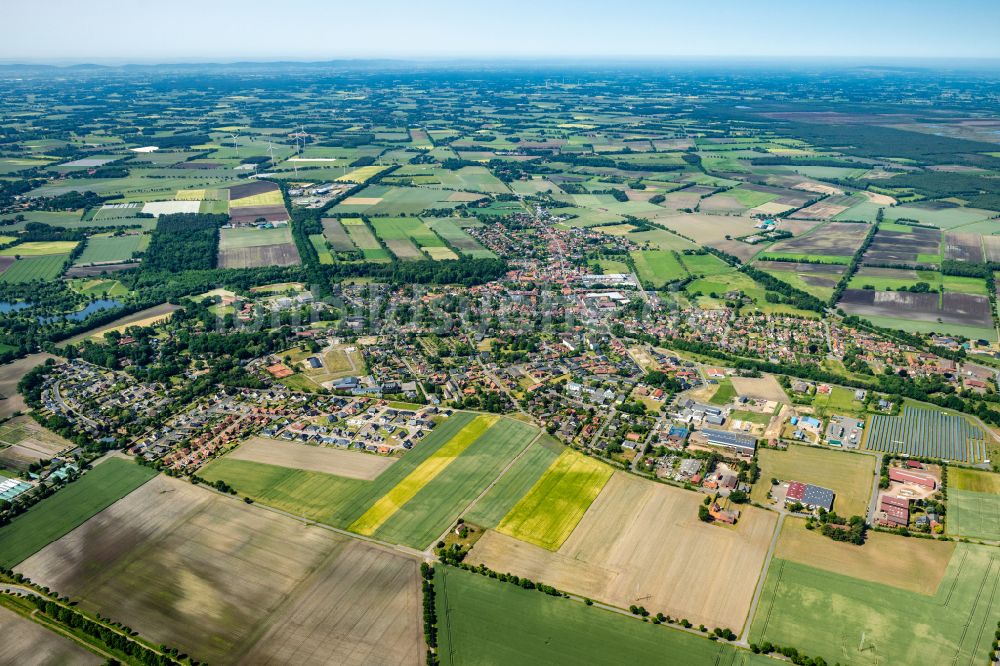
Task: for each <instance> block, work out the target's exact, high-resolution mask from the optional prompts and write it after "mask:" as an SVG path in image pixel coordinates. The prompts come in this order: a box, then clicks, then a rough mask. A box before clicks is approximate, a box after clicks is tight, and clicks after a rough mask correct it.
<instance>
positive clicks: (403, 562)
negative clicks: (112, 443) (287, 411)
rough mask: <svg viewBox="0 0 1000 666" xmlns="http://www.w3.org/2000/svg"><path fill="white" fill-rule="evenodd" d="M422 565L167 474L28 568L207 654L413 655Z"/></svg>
mask: <svg viewBox="0 0 1000 666" xmlns="http://www.w3.org/2000/svg"><path fill="white" fill-rule="evenodd" d="M418 564H419V563H418V562H417V561H416V560H415V559H413V558H409V557H405V556H402V555H400V554H398V553H394V552H392V551H389V550H386V549H383V548H380V547H378V546H373V545H371V544H367V543H363V542H361V541H358V540H355V539H350V538H348V537H343V536H340V535H337V534H335V533H333V532H331V531H329V530H323V529H311V528H307V527H305V526H304V525H302V524H301V523H300V522H299V521H297V520H295V519H293V518H289V517H287V516H282V515H279V514H276V513H274V512H272V511H267V510H265V509H262V508H260V507H254V506H249V505H247V504H244V503H243V502H242V501H240V500H239V499H238V498H234V497H228V496H224V495H221V494H218V493H215V492H212V491H209V490H207V489H205V488H201V487H198V486H195V485H192V484H190V483H186V482H183V481H180V480H178V479H173V478H169V477H166V476H162V475H161V476H158V477H156V478H155V479H153V480H152V481H150V482H149V483H148V484H146V485H145V486H143V487H142V488H140V489H139V490H137V491H136V492H134V493H132V494H130V495H129V496H128V497H127V498H125V499H124V500H123V501H121V502H118V503H116V504H114V505H113V506H111V507H109V508H108V509H106V510H105V511H103V512H101V513H99V514H97V515H96V516H94V517H93V518H92V519H91V520H89V521H87V522H86V523H84V524H83V525H82V526H81V527H80V528H78V529H76V530H74V531H73V532H71V533H69V534H67V535H66V536H64V537H63V538H62V539H60V540H59V541H56V542H55V543H52V544H50V545H49V546H48V547H46V548H45V549H43V550H42V551H41V552H39V553H37V554H36V555H34V556H33V557H31V558H29V559H28V560H27V561H25V562H24V563H23V564H22V565H21V566H20V567H19V569H18V570H19V571H22V572H23V573H25V574H26V575H28V576H29V577H30V578H31V579H32V580H34V581H37V582H38V583H39V584H42V585H47V586H49V587H52V588H53V589H56V590H59V592H60V593H63V594H67V595H70V596H72V597H73V598H74V599H79V600H80V606H81V608H82V609H83V610H85V611H88V612H99V613H101V614H102V615H106V616H110V617H113V618H121V619H123V620H125V621H127V623H128V624H129V625H130V626H131V627H133V628H134V629H136V630H138V631H139V632H140V633H141V634H142V635H143V636H144V637H148V638H149V639H150V641H151V642H153V643H154V644H158V643H166V644H169V645H173V646H177V647H178V648H180V649H181V650H182V651H183V652H187V653H188V654H190V655H191V656H192V657H194V658H195V659H198V660H200V661H207V662H209V663H218V664H234V663H250V664H263V663H295V664H322V663H330V662H331V661H332V662H335V663H340V664H350V665H352V666H361V665H362V664H371V663H386V664H388V663H393V664H395V663H401V664H413V665H414V666H416V665H417V664H419V663H421V662H422V646H423V641H422V639H421V635H420V627H419V608H420V597H419V586H418V570H417V567H418Z"/></svg>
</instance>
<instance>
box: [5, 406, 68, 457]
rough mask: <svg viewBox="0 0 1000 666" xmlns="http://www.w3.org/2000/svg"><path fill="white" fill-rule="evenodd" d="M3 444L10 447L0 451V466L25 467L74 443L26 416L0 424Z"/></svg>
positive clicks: (52, 455)
mask: <svg viewBox="0 0 1000 666" xmlns="http://www.w3.org/2000/svg"><path fill="white" fill-rule="evenodd" d="M5 444H10V445H11V446H8V447H7V448H4V449H2V450H0V465H6V466H8V467H12V468H14V469H18V470H27V469H28V466H29V465H31V464H32V463H36V462H38V461H39V460H50V459H51V458H54V457H55V456H57V455H58V454H60V453H61V452H63V451H68V450H69V449H72V448H73V447H74V446H76V445H75V444H74V443H73V442H71V441H69V440H67V439H63V438H62V437H60V436H59V435H57V434H55V433H54V432H50V431H48V430H46V429H45V428H43V427H42V426H40V425H39V424H38V423H36V422H35V420H34V419H32V418H29V417H27V416H18V417H16V418H13V419H11V420H10V421H7V422H6V423H4V424H2V425H0V447H3V446H4V445H5Z"/></svg>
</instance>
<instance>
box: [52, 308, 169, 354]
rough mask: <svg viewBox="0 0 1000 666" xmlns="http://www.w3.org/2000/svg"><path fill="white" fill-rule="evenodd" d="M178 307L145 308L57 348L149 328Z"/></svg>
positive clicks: (66, 341) (78, 336) (65, 342)
mask: <svg viewBox="0 0 1000 666" xmlns="http://www.w3.org/2000/svg"><path fill="white" fill-rule="evenodd" d="M179 307H180V306H179V305H173V304H171V303H164V304H162V305H156V306H153V307H151V308H146V309H145V310H140V311H139V312H135V313H133V314H130V315H126V316H124V317H121V318H119V319H115V320H114V321H113V322H111V323H110V324H105V325H104V326H101V327H100V328H95V329H91V330H89V331H84V332H83V333H80V334H79V335H74V336H73V337H72V338H69V339H68V340H63V341H62V342H60V343H59V344H58V345H57V346H58V347H65V346H66V345H70V344H79V343H81V342H83V341H84V340H86V339H87V338H100V337H102V336H103V335H104V334H105V333H107V332H108V331H110V330H113V329H122V330H124V327H127V326H133V325H136V326H149V325H151V324H152V323H153V322H154V321H157V320H160V319H166V318H167V317H168V316H169V315H170V314H171V313H173V311H174V310H176V309H178V308H179Z"/></svg>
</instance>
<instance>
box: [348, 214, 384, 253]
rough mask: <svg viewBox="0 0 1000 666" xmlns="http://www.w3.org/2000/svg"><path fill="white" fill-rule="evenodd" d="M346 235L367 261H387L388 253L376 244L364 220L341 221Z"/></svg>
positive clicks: (373, 235)
mask: <svg viewBox="0 0 1000 666" xmlns="http://www.w3.org/2000/svg"><path fill="white" fill-rule="evenodd" d="M341 223H342V224H343V225H344V229H345V230H346V231H347V235H348V237H349V238H350V240H351V242H353V243H354V245H355V247H357V248H358V249H359V250H361V253H362V254H363V255H364V257H365V259H367V260H368V261H379V262H385V261H389V259H390V257H389V252H388V251H386V249H385V248H383V247H382V245H381V244H380V243H379V242H378V239H377V238H375V234H373V233H372V231H371V229H369V228H368V225H367V224H365V222H364V220H362V219H360V218H345V219H342V220H341Z"/></svg>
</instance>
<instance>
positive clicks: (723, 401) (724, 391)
mask: <svg viewBox="0 0 1000 666" xmlns="http://www.w3.org/2000/svg"><path fill="white" fill-rule="evenodd" d="M735 397H736V387H735V386H733V380H731V379H729V378H726V379H722V380H720V381H719V388H717V389H715V393H713V394H712V397H711V398H709V400H708V401H709V402H710V403H712V404H713V405H728V404H729V403H730V402H732V400H733V398H735Z"/></svg>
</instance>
